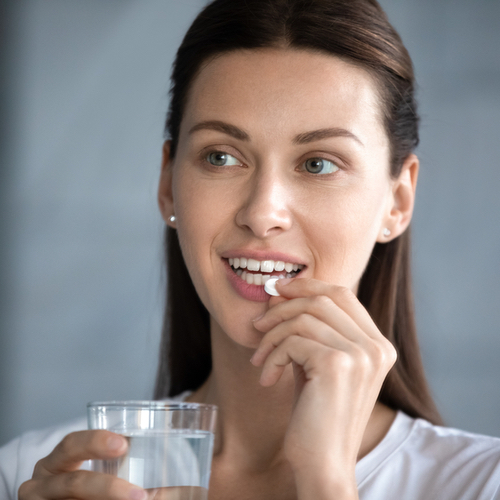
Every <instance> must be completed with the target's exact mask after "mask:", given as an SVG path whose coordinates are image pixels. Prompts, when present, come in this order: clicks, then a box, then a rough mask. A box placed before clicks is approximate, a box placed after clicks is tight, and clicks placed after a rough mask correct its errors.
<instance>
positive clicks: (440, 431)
mask: <svg viewBox="0 0 500 500" xmlns="http://www.w3.org/2000/svg"><path fill="white" fill-rule="evenodd" d="M365 458H366V459H367V460H366V462H365V463H362V462H363V461H364V460H365V459H363V460H362V461H360V464H359V465H360V469H361V475H362V476H363V477H362V478H361V479H362V483H361V484H360V488H361V486H362V485H365V487H366V488H367V489H370V488H375V490H377V489H379V488H384V489H385V488H388V490H386V491H397V492H398V495H399V498H405V499H415V500H417V499H424V498H442V499H443V500H448V499H450V500H452V499H457V500H458V499H460V500H463V499H471V500H480V499H481V500H483V499H484V500H486V499H488V500H493V499H497V498H499V499H500V439H499V438H495V437H489V436H482V435H479V434H473V433H470V432H465V431H461V430H458V429H452V428H448V427H440V426H435V425H432V424H430V423H429V422H427V421H425V420H421V419H413V418H410V417H408V416H407V415H405V414H404V413H401V412H400V413H399V414H398V416H397V417H396V420H395V422H394V424H393V426H392V428H391V429H390V431H389V432H388V434H387V436H386V437H385V438H384V440H383V441H382V442H381V443H380V445H379V446H378V447H377V448H376V449H375V450H374V451H373V452H372V453H371V454H369V455H368V456H367V457H365ZM386 498H388V497H386ZM390 498H392V497H390ZM395 498H396V497H395Z"/></svg>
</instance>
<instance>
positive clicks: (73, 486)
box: [62, 471, 84, 498]
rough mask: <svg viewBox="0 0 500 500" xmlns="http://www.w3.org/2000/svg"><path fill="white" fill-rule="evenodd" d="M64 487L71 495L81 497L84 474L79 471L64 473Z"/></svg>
mask: <svg viewBox="0 0 500 500" xmlns="http://www.w3.org/2000/svg"><path fill="white" fill-rule="evenodd" d="M62 476H63V484H64V489H65V490H66V491H67V493H68V495H69V496H70V497H75V498H79V492H80V490H81V488H82V483H83V479H84V477H83V474H81V473H78V471H77V472H67V473H65V474H63V475H62Z"/></svg>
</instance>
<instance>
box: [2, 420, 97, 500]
mask: <svg viewBox="0 0 500 500" xmlns="http://www.w3.org/2000/svg"><path fill="white" fill-rule="evenodd" d="M86 428H87V421H86V419H85V418H79V419H76V420H72V421H70V422H67V423H65V424H63V425H58V426H54V427H50V428H47V429H44V430H36V431H30V432H26V433H24V434H22V435H21V436H19V437H17V438H15V439H13V440H12V441H10V442H9V443H7V444H6V445H4V446H3V447H1V448H0V498H2V499H8V500H11V499H12V500H14V499H16V498H17V490H18V489H19V486H20V485H21V484H22V483H23V482H24V481H27V480H28V479H30V478H31V476H32V474H33V469H34V467H35V464H36V463H37V462H38V460H40V459H41V458H43V457H45V456H47V455H48V454H49V453H50V452H51V451H52V450H53V449H54V448H55V447H56V445H57V444H58V443H59V442H60V441H61V440H62V439H63V437H64V436H66V435H67V434H69V433H70V432H75V431H79V430H84V429H86Z"/></svg>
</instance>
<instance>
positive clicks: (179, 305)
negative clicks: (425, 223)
mask: <svg viewBox="0 0 500 500" xmlns="http://www.w3.org/2000/svg"><path fill="white" fill-rule="evenodd" d="M263 47H285V48H288V47H289V48H297V49H305V50H312V51H319V52H322V53H327V54H331V55H333V56H337V57H341V58H343V59H345V60H348V61H350V62H353V63H355V64H357V65H359V66H360V67H362V68H364V69H366V70H368V71H369V72H370V73H371V74H372V75H373V76H374V77H375V78H376V81H377V83H378V88H379V91H380V100H381V103H382V109H383V112H384V126H385V129H386V132H387V135H388V137H389V140H390V146H391V156H390V172H391V175H392V176H393V177H397V176H398V175H399V173H400V172H401V167H402V165H403V162H404V160H405V159H406V158H407V157H408V155H409V154H410V153H411V152H412V151H413V150H414V149H415V147H416V146H417V144H418V140H419V139H418V115H417V110H416V102H415V98H414V74H413V66H412V62H411V59H410V57H409V55H408V52H407V51H406V49H405V47H404V45H403V43H402V41H401V39H400V37H399V35H398V34H397V32H396V31H395V30H394V28H393V27H392V26H391V24H390V23H389V21H388V20H387V17H386V15H385V13H384V12H383V11H382V9H381V7H380V6H379V4H378V3H377V2H376V1H375V0H245V1H237V2H235V1H234V0H215V1H213V2H211V3H210V4H209V5H208V6H207V7H205V9H204V10H203V11H202V12H201V13H200V14H199V15H198V17H197V18H196V19H195V21H194V22H193V24H192V25H191V27H190V29H189V30H188V32H187V34H186V36H185V38H184V40H183V42H182V44H181V46H180V48H179V50H178V52H177V56H176V59H175V62H174V66H173V72H172V87H171V91H170V92H171V102H170V108H169V112H168V116H167V121H166V127H165V133H166V137H167V138H169V139H170V140H171V141H172V143H171V155H172V157H175V154H176V148H177V143H178V139H179V129H180V124H181V120H182V114H183V111H184V109H185V106H186V102H187V99H188V96H189V90H190V87H191V85H192V83H193V80H194V79H195V77H196V75H197V74H198V72H199V71H200V68H202V66H203V64H204V63H206V62H207V61H209V60H210V59H211V58H213V57H215V56H217V55H219V54H221V53H225V52H230V51H234V50H238V49H256V48H263ZM165 248H166V262H167V275H168V276H167V277H168V287H167V299H166V308H165V318H164V326H163V336H162V343H161V349H160V364H159V369H158V375H157V380H156V388H155V397H156V398H162V397H166V396H174V395H176V394H179V393H180V392H182V391H185V390H188V389H191V390H194V389H197V388H198V387H199V386H200V385H201V384H202V383H203V382H204V381H205V380H206V378H207V377H208V375H209V373H210V370H211V367H212V357H211V349H210V325H209V315H208V312H207V310H206V309H205V307H204V306H203V304H202V303H201V301H200V299H199V297H198V295H197V293H196V290H195V288H194V286H193V283H192V281H191V279H190V277H189V273H188V271H187V269H186V265H185V263H184V259H183V257H182V253H181V250H180V247H179V242H178V239H177V234H176V232H175V231H174V230H172V229H170V228H166V231H165ZM358 298H359V300H360V301H361V303H362V304H363V305H364V306H365V307H366V308H367V310H368V311H369V313H370V314H371V316H372V318H373V320H374V321H375V323H376V324H377V326H378V327H379V328H380V330H381V331H382V332H383V334H384V335H385V336H386V337H387V338H388V339H389V340H390V341H391V342H392V343H393V345H394V346H395V348H396V349H397V352H398V360H397V362H396V364H395V366H394V367H393V369H392V370H391V371H390V373H389V375H388V376H387V378H386V381H385V383H384V385H383V387H382V391H381V393H380V396H379V400H380V401H381V402H383V403H385V404H386V405H388V406H389V407H391V408H394V409H401V410H403V411H405V412H406V413H407V414H409V415H410V416H414V417H422V418H426V419H427V420H429V421H431V422H434V423H439V422H440V417H439V413H438V411H437V409H436V407H435V405H434V402H433V400H432V397H431V395H430V391H429V389H428V385H427V383H426V380H425V376H424V372H423V367H422V361H421V358H420V351H419V347H418V341H417V336H416V327H415V318H414V311H413V297H412V291H411V275H410V231H409V229H408V230H407V231H406V232H405V233H404V234H402V235H401V236H399V237H398V238H395V239H394V240H392V241H391V242H389V243H386V244H380V243H377V244H376V245H375V247H374V250H373V252H372V255H371V258H370V260H369V262H368V265H367V268H366V270H365V272H364V274H363V277H362V279H361V283H360V286H359V292H358Z"/></svg>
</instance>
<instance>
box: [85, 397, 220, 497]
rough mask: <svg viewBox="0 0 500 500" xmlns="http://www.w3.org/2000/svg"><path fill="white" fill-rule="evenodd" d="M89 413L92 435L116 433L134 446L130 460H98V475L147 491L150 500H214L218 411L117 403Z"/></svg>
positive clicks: (94, 407) (99, 406) (194, 406)
mask: <svg viewBox="0 0 500 500" xmlns="http://www.w3.org/2000/svg"><path fill="white" fill-rule="evenodd" d="M87 409H88V424H89V429H106V430H109V431H112V432H116V433H117V434H121V435H122V436H124V437H125V438H126V439H127V441H128V451H127V453H126V454H125V455H123V456H122V457H119V458H117V459H114V460H93V461H92V470H93V471H96V472H103V473H106V474H113V475H115V476H118V477H120V478H122V479H125V480H127V481H129V482H130V483H133V484H135V485H137V486H140V487H141V488H144V489H146V490H147V491H148V492H149V493H150V496H149V499H150V500H153V499H154V500H167V499H168V500H174V499H175V500H205V499H206V498H208V483H209V480H210V468H211V464H212V453H213V442H214V431H215V420H216V414H217V407H216V406H213V405H204V404H198V403H165V402H161V401H111V402H104V403H89V404H88V405H87Z"/></svg>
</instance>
